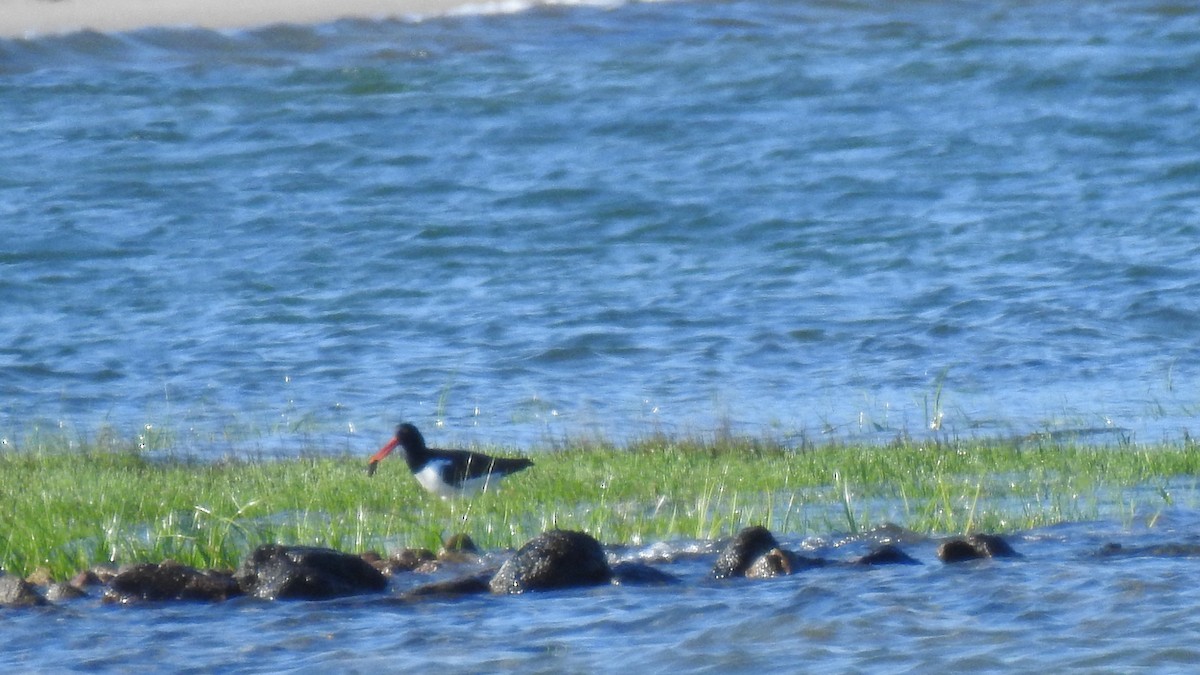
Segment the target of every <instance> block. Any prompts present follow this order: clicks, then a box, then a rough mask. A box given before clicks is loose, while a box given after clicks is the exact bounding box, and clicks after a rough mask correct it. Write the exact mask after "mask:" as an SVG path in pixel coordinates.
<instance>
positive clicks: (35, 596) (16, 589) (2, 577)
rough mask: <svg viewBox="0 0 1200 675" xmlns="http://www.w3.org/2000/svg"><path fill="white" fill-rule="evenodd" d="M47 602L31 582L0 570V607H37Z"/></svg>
mask: <svg viewBox="0 0 1200 675" xmlns="http://www.w3.org/2000/svg"><path fill="white" fill-rule="evenodd" d="M47 604H49V602H48V601H47V600H46V598H43V597H42V596H41V594H40V593H38V592H37V588H36V587H35V586H34V585H33V584H31V583H29V582H28V581H25V580H24V579H22V578H20V577H14V576H9V575H7V574H4V573H3V572H0V607H14V608H15V607H39V606H41V605H47Z"/></svg>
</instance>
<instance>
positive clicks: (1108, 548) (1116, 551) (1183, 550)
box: [1096, 543, 1200, 558]
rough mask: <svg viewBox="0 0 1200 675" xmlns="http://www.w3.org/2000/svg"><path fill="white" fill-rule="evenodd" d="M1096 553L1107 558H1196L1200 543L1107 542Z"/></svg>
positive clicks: (1198, 554) (1199, 555)
mask: <svg viewBox="0 0 1200 675" xmlns="http://www.w3.org/2000/svg"><path fill="white" fill-rule="evenodd" d="M1096 555H1098V556H1101V557H1106V558H1116V557H1123V558H1138V557H1153V558H1196V557H1200V544H1187V543H1166V544H1154V545H1151V546H1134V547H1125V546H1122V545H1121V544H1116V543H1109V544H1105V545H1104V546H1103V547H1102V548H1101V549H1100V550H1099V551H1097V552H1096Z"/></svg>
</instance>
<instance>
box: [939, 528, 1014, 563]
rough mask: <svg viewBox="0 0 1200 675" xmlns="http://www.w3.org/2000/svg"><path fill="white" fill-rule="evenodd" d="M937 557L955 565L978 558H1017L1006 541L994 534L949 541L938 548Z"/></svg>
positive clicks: (976, 535)
mask: <svg viewBox="0 0 1200 675" xmlns="http://www.w3.org/2000/svg"><path fill="white" fill-rule="evenodd" d="M937 557H938V559H939V560H941V561H942V562H944V563H956V562H963V561H966V560H978V559H980V558H1019V557H1021V554H1020V553H1017V552H1016V550H1014V549H1013V547H1012V546H1010V545H1009V543H1008V542H1007V541H1005V540H1004V539H1002V538H1001V537H999V536H996V535H994V534H972V535H970V536H969V537H966V538H965V539H964V538H954V539H949V540H947V541H944V542H942V543H941V545H939V546H938V550H937Z"/></svg>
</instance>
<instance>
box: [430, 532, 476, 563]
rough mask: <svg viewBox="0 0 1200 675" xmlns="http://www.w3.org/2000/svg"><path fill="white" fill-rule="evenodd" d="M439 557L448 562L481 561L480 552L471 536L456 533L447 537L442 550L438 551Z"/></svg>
mask: <svg viewBox="0 0 1200 675" xmlns="http://www.w3.org/2000/svg"><path fill="white" fill-rule="evenodd" d="M437 559H438V560H440V561H442V562H448V563H475V562H479V559H480V553H479V548H478V547H477V546H475V542H474V541H473V540H472V539H471V537H470V536H468V535H465V534H456V535H454V536H453V537H450V538H448V539H446V543H445V544H443V545H442V550H440V551H438V554H437Z"/></svg>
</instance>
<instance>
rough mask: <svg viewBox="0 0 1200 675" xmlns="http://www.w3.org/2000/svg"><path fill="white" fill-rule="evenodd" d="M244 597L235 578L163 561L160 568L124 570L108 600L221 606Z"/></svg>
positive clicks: (114, 581) (111, 585)
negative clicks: (225, 601) (201, 602)
mask: <svg viewBox="0 0 1200 675" xmlns="http://www.w3.org/2000/svg"><path fill="white" fill-rule="evenodd" d="M241 594H242V593H241V589H239V588H238V585H237V582H235V581H234V580H233V577H232V575H229V574H226V573H221V572H214V571H200V570H197V569H196V568H194V567H189V566H187V565H180V564H178V563H175V562H173V561H164V562H163V563H161V564H158V565H155V564H152V563H142V564H138V565H130V566H128V567H126V568H124V569H122V570H121V572H120V573H118V574H117V576H115V577H113V579H112V581H110V582H109V587H108V592H107V593H106V594H105V600H107V601H109V602H122V603H128V602H135V601H139V600H146V601H162V600H198V601H207V602H219V601H222V600H227V599H229V598H231V597H234V596H238V595H241Z"/></svg>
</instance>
